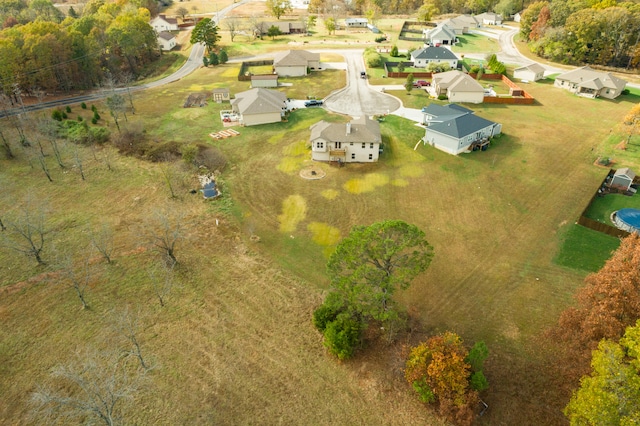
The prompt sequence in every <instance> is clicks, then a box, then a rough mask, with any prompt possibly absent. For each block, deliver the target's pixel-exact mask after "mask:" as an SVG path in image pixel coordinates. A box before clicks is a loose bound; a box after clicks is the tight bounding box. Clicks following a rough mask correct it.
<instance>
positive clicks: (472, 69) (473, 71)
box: [469, 65, 480, 74]
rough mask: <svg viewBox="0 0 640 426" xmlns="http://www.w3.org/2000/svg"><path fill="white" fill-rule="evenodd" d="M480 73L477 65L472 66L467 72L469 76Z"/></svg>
mask: <svg viewBox="0 0 640 426" xmlns="http://www.w3.org/2000/svg"><path fill="white" fill-rule="evenodd" d="M479 71H480V66H479V65H474V66H472V67H471V69H470V70H469V72H470V73H471V74H478V72H479Z"/></svg>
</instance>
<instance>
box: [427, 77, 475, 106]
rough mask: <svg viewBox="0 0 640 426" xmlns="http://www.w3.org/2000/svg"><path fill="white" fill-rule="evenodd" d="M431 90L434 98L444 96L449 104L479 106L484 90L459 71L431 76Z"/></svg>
mask: <svg viewBox="0 0 640 426" xmlns="http://www.w3.org/2000/svg"><path fill="white" fill-rule="evenodd" d="M431 81H432V83H431V90H432V91H433V92H434V93H435V95H436V96H440V95H446V96H447V98H448V99H449V102H469V103H473V104H480V103H482V101H484V88H483V87H482V85H481V84H480V83H478V82H477V81H476V80H475V79H474V78H473V77H470V76H469V75H468V74H465V73H463V72H461V71H456V70H453V71H447V72H439V73H436V74H433V75H432V77H431Z"/></svg>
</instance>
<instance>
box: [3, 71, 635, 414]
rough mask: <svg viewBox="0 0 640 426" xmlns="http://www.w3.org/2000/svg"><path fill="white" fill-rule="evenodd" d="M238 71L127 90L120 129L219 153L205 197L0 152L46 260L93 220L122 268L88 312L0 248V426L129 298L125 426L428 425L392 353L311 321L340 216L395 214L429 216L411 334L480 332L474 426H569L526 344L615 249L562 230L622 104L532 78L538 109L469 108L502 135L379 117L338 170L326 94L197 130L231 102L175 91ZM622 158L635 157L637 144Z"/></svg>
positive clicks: (42, 272)
mask: <svg viewBox="0 0 640 426" xmlns="http://www.w3.org/2000/svg"><path fill="white" fill-rule="evenodd" d="M238 67H239V65H237V64H236V65H234V64H227V65H224V66H219V67H212V68H207V69H204V68H203V69H201V70H199V71H198V72H196V73H193V74H192V75H190V76H188V77H185V78H184V79H182V80H181V81H180V82H177V83H173V84H171V85H168V86H165V87H162V88H157V89H153V90H148V91H144V92H140V93H136V94H135V98H134V102H135V104H136V114H135V116H129V122H128V124H123V125H127V126H142V128H144V130H145V133H144V134H145V137H146V138H148V140H149V141H150V143H152V144H161V143H168V142H172V143H175V144H178V145H182V144H194V143H195V144H203V145H210V146H214V147H216V148H217V149H219V150H220V151H221V152H222V153H223V154H224V156H225V157H226V159H227V166H226V168H225V169H223V170H221V173H220V174H219V176H218V179H219V181H220V182H221V183H223V196H222V198H221V199H219V200H216V201H214V202H212V203H205V202H204V201H202V199H201V197H200V196H199V195H198V194H190V193H189V192H188V190H189V189H191V188H194V187H197V183H196V182H195V180H194V177H193V175H190V174H187V172H186V170H185V169H184V168H182V166H180V165H179V163H178V164H177V165H176V169H175V172H176V173H178V175H179V176H181V177H182V179H183V180H182V184H181V185H179V186H178V188H179V190H180V193H179V197H178V198H177V199H175V200H169V195H168V190H167V186H166V173H163V170H165V171H166V169H163V167H165V165H163V164H151V163H147V162H144V161H138V160H134V159H130V158H120V159H119V160H118V161H117V162H116V163H115V171H114V172H109V171H108V170H106V168H105V166H104V164H102V163H100V162H99V158H100V156H99V155H98V154H99V152H97V153H96V157H95V158H96V159H92V158H94V157H93V156H92V153H91V152H90V151H87V152H86V155H87V157H86V158H87V163H86V167H87V173H88V179H87V181H85V182H82V181H81V180H80V179H79V178H78V176H77V174H75V173H73V172H74V171H75V170H74V169H73V168H70V169H69V170H59V169H57V168H55V167H57V166H55V163H54V160H53V157H52V156H51V155H49V156H47V161H49V162H50V165H51V168H52V170H53V171H54V183H49V182H47V181H46V180H45V178H44V177H43V176H42V174H41V172H40V171H39V170H38V169H37V168H32V167H31V166H30V164H29V162H28V160H27V158H26V155H23V154H20V160H19V161H17V162H11V161H8V160H4V159H3V160H1V161H2V162H1V163H0V167H1V170H2V171H3V172H2V173H1V174H0V183H1V185H2V188H3V191H1V192H0V201H1V202H2V205H3V206H10V208H9V212H8V213H9V214H11V215H13V214H14V213H15V209H14V208H12V207H11V206H16V205H18V204H19V202H20V200H22V199H23V198H24V195H25V194H26V193H32V194H34V195H35V197H36V198H38V199H43V200H48V202H49V203H50V206H51V212H52V225H53V228H54V229H55V232H54V233H52V234H51V237H50V238H51V239H50V245H48V247H47V249H48V250H50V251H49V252H48V253H52V252H53V251H54V249H55V250H62V249H65V250H71V251H72V252H75V253H78V254H79V253H82V252H83V250H84V247H86V244H87V240H86V235H87V231H86V230H87V228H88V227H90V226H95V224H96V223H100V222H101V221H108V222H109V223H110V224H111V225H112V226H113V227H114V229H115V230H116V231H117V236H118V237H117V245H116V246H117V248H118V257H117V262H116V264H115V267H110V266H108V265H103V264H101V263H98V269H97V272H96V278H95V281H94V282H93V283H92V285H91V293H89V295H90V296H91V298H92V301H90V303H92V304H93V305H94V309H92V310H90V311H81V310H80V309H79V304H78V303H77V298H76V296H75V295H74V294H73V291H71V290H70V289H68V288H65V287H64V286H56V285H54V281H55V278H56V277H57V275H56V271H57V269H55V266H54V263H53V262H52V263H51V264H50V265H49V266H46V267H43V268H36V267H34V266H33V262H32V261H30V260H29V259H26V258H24V257H22V256H16V255H15V253H13V252H11V251H8V250H5V249H1V250H0V268H2V269H0V272H1V273H2V274H1V276H2V279H3V280H2V283H3V285H4V287H5V288H6V289H8V290H6V292H5V293H4V294H5V296H4V297H3V298H2V300H1V301H0V318H2V320H3V328H2V331H0V366H1V367H0V369H1V370H0V371H2V374H0V393H2V395H3V399H4V401H6V402H5V404H0V410H2V411H0V418H2V419H4V420H6V421H7V422H8V423H9V424H20V423H22V422H24V419H25V418H26V417H25V416H26V415H27V412H28V405H27V400H28V397H29V394H30V391H31V390H32V389H33V387H34V384H35V383H40V382H42V381H47V380H48V377H49V371H50V370H51V368H52V367H53V366H55V365H57V364H59V363H60V362H64V361H65V360H67V358H68V355H69V352H70V348H72V349H75V348H80V349H81V348H83V347H84V346H86V345H90V346H96V347H99V348H103V347H104V346H105V345H107V342H109V341H111V339H115V338H116V337H117V336H116V335H115V333H114V332H113V331H112V329H111V328H109V327H110V326H109V318H110V313H112V312H116V311H117V310H118V309H121V308H122V307H124V306H127V305H129V306H131V307H132V308H135V307H140V308H141V309H142V311H143V314H144V315H145V328H144V333H143V337H144V340H143V342H144V347H145V348H146V349H147V350H148V351H149V352H150V354H151V355H152V356H154V357H155V358H156V360H157V362H158V365H159V367H158V369H157V370H156V371H154V372H153V375H152V376H150V386H149V387H148V390H147V391H146V392H148V393H141V394H140V396H139V397H138V398H136V399H135V402H140V404H138V405H137V406H136V404H134V405H129V406H128V408H127V410H126V414H127V415H128V417H127V418H129V419H131V423H133V424H185V423H189V424H209V423H212V422H213V423H221V424H237V423H242V424H245V423H260V424H270V423H273V421H274V419H277V422H281V423H286V424H335V423H343V424H414V423H419V424H437V423H436V422H435V420H434V419H433V418H431V417H429V415H428V414H425V409H424V407H423V406H422V405H421V404H420V403H418V402H417V401H416V400H415V399H414V398H413V396H412V394H411V390H410V389H409V388H408V387H407V386H406V384H405V383H404V382H403V377H402V370H401V368H402V357H401V354H400V352H401V351H400V350H399V347H388V346H383V345H380V344H378V343H376V342H368V343H367V344H365V347H364V348H363V349H364V350H363V351H362V352H361V355H359V356H358V357H357V358H356V359H355V360H353V361H350V362H347V363H344V364H339V363H336V362H334V361H333V360H332V359H330V358H328V357H327V356H326V355H325V353H324V351H323V348H322V344H321V341H320V338H319V336H318V335H317V334H316V333H315V332H314V331H313V329H312V326H311V321H310V315H311V312H312V311H313V309H314V307H316V306H317V305H318V304H319V303H320V301H321V300H322V296H323V294H324V293H323V292H324V290H325V289H326V288H327V284H328V283H327V278H326V275H325V263H326V260H327V256H328V255H329V254H330V253H331V250H332V248H333V247H334V246H335V244H336V242H337V241H338V240H339V238H341V237H343V236H345V235H347V233H348V232H349V230H350V229H351V227H353V226H354V225H362V224H370V223H372V222H374V221H379V220H385V219H403V220H406V221H408V222H410V223H413V224H416V225H417V226H419V227H420V228H421V229H423V230H424V231H425V233H426V235H427V239H428V241H429V242H430V243H431V244H432V245H433V247H434V250H435V257H434V260H433V263H432V264H431V266H430V268H429V269H428V270H427V272H426V273H424V274H422V275H421V276H420V277H418V278H417V279H416V280H415V281H414V282H413V283H412V285H411V287H410V288H409V289H408V290H406V291H402V292H399V293H398V295H397V297H398V300H399V301H400V302H401V304H402V306H404V307H405V308H406V309H407V312H408V314H409V315H410V318H411V325H412V330H413V333H412V336H413V337H415V338H416V339H417V338H421V337H425V336H427V335H429V334H431V333H434V332H438V331H445V330H451V331H455V332H458V333H460V334H461V335H462V336H463V338H464V339H465V342H467V343H469V344H471V343H472V342H474V341H477V340H484V341H485V342H486V343H487V344H488V346H489V348H490V351H491V355H490V357H489V359H488V361H487V364H486V369H485V373H486V375H487V376H488V378H489V381H490V383H491V389H490V391H488V392H487V393H486V394H485V395H483V400H485V401H486V402H487V403H488V404H489V405H490V407H491V409H490V410H489V411H488V412H487V414H485V416H484V417H483V419H482V420H481V423H482V424H545V425H551V424H564V420H563V416H562V414H561V411H560V409H561V408H562V406H563V405H564V404H565V403H566V398H567V395H566V394H563V393H562V392H560V391H559V390H558V389H557V388H556V387H554V378H553V377H550V375H549V374H550V373H549V371H548V370H547V369H545V368H544V365H546V363H549V362H553V358H552V356H553V354H552V353H548V352H547V351H546V348H545V347H544V345H543V346H540V345H539V340H537V337H538V336H539V334H540V333H541V332H542V331H543V330H544V329H545V328H546V327H548V326H549V325H551V324H553V323H554V322H555V321H556V320H557V317H558V315H559V313H560V312H561V311H562V310H563V309H564V308H566V307H567V306H568V305H569V304H570V303H572V295H573V293H574V291H575V289H576V288H577V287H579V286H580V285H582V282H583V279H584V276H585V274H586V273H587V271H591V270H595V269H597V268H598V267H599V265H601V264H602V262H604V260H605V258H606V256H607V255H608V253H609V252H610V250H611V249H613V248H615V244H614V243H613V240H610V239H608V240H605V239H602V238H601V236H600V235H599V234H598V235H595V234H589V232H584V231H583V230H582V229H580V228H574V225H572V224H573V223H575V221H576V220H577V218H578V215H579V214H580V213H581V212H582V210H583V209H584V207H585V206H586V203H587V202H588V201H589V199H590V198H591V196H592V194H593V192H594V191H595V190H596V189H597V186H598V185H599V183H600V182H601V181H602V179H603V177H604V174H606V170H604V169H602V168H599V167H596V166H594V165H593V163H594V161H595V159H596V157H597V155H598V154H599V151H600V150H601V149H604V148H603V145H604V144H605V142H606V141H607V138H608V137H610V136H609V134H610V130H611V129H613V131H612V134H617V133H618V132H617V130H616V129H617V127H616V126H617V123H619V122H620V121H621V120H622V117H623V116H624V115H625V114H626V113H627V111H628V110H629V109H630V108H631V107H632V106H633V105H634V101H637V99H635V98H632V97H628V98H621V99H619V100H617V101H615V102H607V101H602V100H596V101H593V100H589V99H583V98H579V97H576V96H573V95H571V94H569V93H567V92H565V91H563V90H558V89H555V88H553V87H552V85H550V84H543V83H541V84H537V83H532V84H529V85H528V86H527V90H528V91H530V92H531V94H532V95H533V96H534V97H535V98H536V100H537V102H536V104H535V105H532V106H511V105H465V106H466V107H468V108H470V109H472V110H474V111H475V113H476V114H478V115H479V116H481V117H484V118H487V119H489V120H493V121H496V122H499V123H501V124H502V126H503V135H502V136H501V137H499V138H496V139H495V140H494V141H493V142H492V144H491V147H490V148H489V150H487V151H485V152H474V153H470V154H464V155H460V156H451V155H448V154H445V153H443V152H441V151H438V150H436V149H434V148H432V147H429V146H423V145H422V144H417V142H418V140H419V139H420V137H421V136H423V132H424V129H422V128H420V127H417V126H415V123H413V122H410V121H408V120H406V119H404V118H401V117H397V116H393V115H390V116H387V117H385V120H384V121H383V122H382V123H381V131H382V137H383V142H384V145H385V151H384V153H383V155H382V156H381V158H380V161H379V162H377V163H374V164H348V165H345V166H344V167H341V168H338V167H336V166H334V165H329V164H318V163H312V162H311V160H310V150H309V147H308V139H309V127H310V126H311V125H312V124H314V123H316V122H317V121H319V120H321V119H325V120H330V121H341V122H346V121H347V120H348V119H349V118H348V117H343V116H340V115H338V114H333V113H330V112H328V111H326V110H324V109H321V108H317V109H301V110H297V111H294V112H292V114H291V115H290V116H289V117H288V120H287V121H286V122H283V123H275V124H269V125H262V126H255V127H236V129H237V130H238V131H239V132H240V135H239V136H236V137H232V138H227V139H223V140H213V139H211V138H210V137H209V136H208V134H209V133H210V132H212V131H218V130H221V129H222V123H221V122H220V119H219V114H218V113H219V111H220V110H221V109H226V108H228V104H213V103H210V104H209V105H208V106H206V107H203V108H190V109H184V108H182V104H183V102H184V100H185V99H186V97H187V96H188V94H189V93H193V92H200V91H209V90H211V89H212V88H214V87H229V88H230V89H231V92H232V93H237V92H238V91H241V90H246V89H247V88H248V84H247V83H244V82H238V81H237V79H236V78H235V77H236V76H237V70H238ZM325 75H326V76H329V74H325ZM338 76H339V77H337V78H336V75H332V78H334V79H339V78H340V76H341V74H338ZM309 78H310V80H309V82H310V84H317V86H316V87H315V88H314V91H315V92H319V91H325V92H327V93H328V92H329V91H330V90H332V88H333V87H335V86H331V84H334V83H332V82H329V81H328V80H323V77H322V75H321V74H320V75H313V74H312V76H311V77H309ZM335 84H337V85H339V84H341V83H340V82H338V83H335ZM281 90H283V91H284V92H285V93H287V94H290V93H295V92H294V91H295V90H297V89H296V87H295V83H294V86H292V87H291V88H287V87H283V88H281ZM414 97H415V98H418V96H417V94H411V95H407V96H406V98H402V99H403V100H407V99H409V98H411V99H414ZM415 103H416V106H415V107H420V106H421V104H422V103H423V100H422V99H418V100H417V101H416V102H415ZM422 106H423V105H422ZM102 111H103V109H101V112H102ZM107 116H108V114H106V113H105V114H103V119H106V118H107ZM110 128H111V130H112V131H113V132H116V130H115V127H114V125H113V124H112V125H111V126H110ZM9 136H11V134H10V135H9ZM20 152H21V151H20ZM71 154H72V153H71V151H69V153H68V155H70V156H71ZM620 154H621V155H622V154H624V153H622V152H621V153H620ZM620 161H621V162H622V160H620ZM624 161H625V165H628V166H631V167H637V166H639V165H640V162H636V160H635V158H634V157H632V156H630V155H629V156H628V157H625V159H624ZM310 164H314V165H315V166H316V167H320V168H322V169H323V170H324V171H325V172H326V176H325V177H324V178H323V179H319V180H312V181H310V180H305V179H302V178H301V177H300V175H299V171H300V170H301V169H302V168H304V167H306V166H308V165H310ZM36 166H37V164H36ZM5 171H9V172H5ZM158 208H162V209H168V210H171V211H175V212H176V213H182V214H184V215H185V217H186V218H187V219H188V220H187V221H186V223H187V224H188V225H189V226H188V227H187V231H186V233H185V235H184V239H183V240H182V241H181V243H180V245H179V252H178V257H179V260H180V261H181V264H182V266H181V269H180V271H179V285H177V286H176V288H175V292H173V293H172V295H171V299H170V302H171V303H169V304H168V306H167V308H166V309H161V308H160V307H159V304H158V303H157V302H156V300H155V298H154V296H153V291H152V282H151V281H150V280H151V279H150V278H149V272H150V271H151V270H152V269H153V267H154V265H155V264H156V263H157V257H156V256H154V254H153V252H152V251H150V250H149V249H146V248H145V244H144V241H143V239H142V237H141V235H142V234H141V232H140V230H141V228H142V227H143V226H144V224H145V221H146V220H147V218H149V217H150V216H152V215H153V213H154V211H155V210H156V209H158ZM3 214H4V213H3ZM3 218H4V217H3ZM216 219H218V220H219V223H218V222H216ZM594 245H595V246H594ZM51 255H52V254H51ZM49 273H52V274H53V275H51V274H49ZM49 278H51V279H53V280H54V281H47V279H49ZM55 282H57V281H55ZM27 315H28V317H26V316H27ZM413 337H412V338H413ZM400 343H405V340H403V341H402V342H400ZM406 343H412V342H409V341H406ZM327 395H331V398H332V403H331V404H326V398H327Z"/></svg>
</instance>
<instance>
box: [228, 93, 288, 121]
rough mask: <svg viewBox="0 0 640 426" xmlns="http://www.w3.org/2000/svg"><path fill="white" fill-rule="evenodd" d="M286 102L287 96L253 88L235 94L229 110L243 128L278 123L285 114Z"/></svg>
mask: <svg viewBox="0 0 640 426" xmlns="http://www.w3.org/2000/svg"><path fill="white" fill-rule="evenodd" d="M286 101H287V96H286V95H285V94H284V93H282V92H278V91H277V90H269V89H263V88H255V89H250V90H247V91H245V92H240V93H237V94H236V97H235V99H232V100H231V110H232V111H233V112H235V113H236V114H238V116H239V120H238V121H239V122H240V123H241V124H243V125H245V126H255V125H257V124H265V123H279V122H280V121H282V117H283V116H284V114H285V112H286Z"/></svg>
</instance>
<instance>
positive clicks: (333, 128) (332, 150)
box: [309, 116, 382, 163]
mask: <svg viewBox="0 0 640 426" xmlns="http://www.w3.org/2000/svg"><path fill="white" fill-rule="evenodd" d="M309 140H310V141H311V158H312V159H313V160H315V161H338V162H344V163H371V162H374V161H378V156H379V155H380V143H381V142H382V136H381V134H380V124H378V122H377V121H375V120H371V119H370V118H368V117H366V116H364V117H360V118H358V119H354V120H351V121H350V122H349V123H346V124H345V123H342V124H339V123H328V122H326V121H324V120H323V121H320V122H318V123H316V124H314V125H312V126H311V136H310V137H309Z"/></svg>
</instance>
